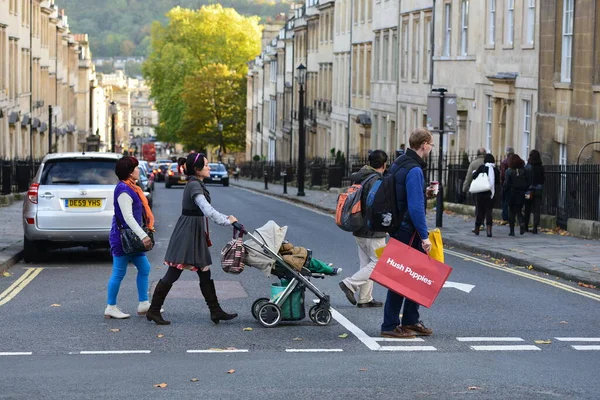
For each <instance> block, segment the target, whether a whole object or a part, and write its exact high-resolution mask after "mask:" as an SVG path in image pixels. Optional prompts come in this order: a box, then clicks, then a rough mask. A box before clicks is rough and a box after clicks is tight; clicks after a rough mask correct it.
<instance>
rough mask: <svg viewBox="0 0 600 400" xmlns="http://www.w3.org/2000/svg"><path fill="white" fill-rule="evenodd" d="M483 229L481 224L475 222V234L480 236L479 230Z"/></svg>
mask: <svg viewBox="0 0 600 400" xmlns="http://www.w3.org/2000/svg"><path fill="white" fill-rule="evenodd" d="M480 228H481V224H478V223H477V222H475V229H473V233H474V234H476V235H477V236H479V229H480Z"/></svg>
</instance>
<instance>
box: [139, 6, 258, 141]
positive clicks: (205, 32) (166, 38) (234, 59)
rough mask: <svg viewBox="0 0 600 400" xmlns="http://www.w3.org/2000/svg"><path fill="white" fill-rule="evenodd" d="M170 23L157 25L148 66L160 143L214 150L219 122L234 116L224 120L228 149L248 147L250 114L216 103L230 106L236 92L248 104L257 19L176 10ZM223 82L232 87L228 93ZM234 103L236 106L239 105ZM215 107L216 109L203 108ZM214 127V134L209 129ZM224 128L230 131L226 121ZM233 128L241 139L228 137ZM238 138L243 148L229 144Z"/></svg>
mask: <svg viewBox="0 0 600 400" xmlns="http://www.w3.org/2000/svg"><path fill="white" fill-rule="evenodd" d="M167 18H168V23H167V25H162V24H160V23H159V22H155V23H154V25H153V26H152V41H151V48H152V52H151V54H150V56H149V58H148V60H147V61H146V63H145V64H144V66H143V73H144V77H145V78H146V79H147V80H148V81H149V83H150V87H151V88H152V89H151V90H152V97H153V98H154V100H155V104H156V108H157V110H158V112H159V116H160V121H161V124H160V129H159V130H158V134H159V138H160V139H161V140H163V141H170V142H173V141H181V142H183V143H184V144H186V145H188V146H192V145H193V144H200V143H205V144H214V137H212V139H211V135H212V136H214V135H213V134H214V131H215V130H216V123H217V122H218V121H216V120H215V118H218V117H219V114H218V113H220V112H226V111H225V110H229V111H227V112H229V113H230V115H228V116H225V114H223V116H222V117H221V118H224V119H227V120H228V125H229V128H225V129H228V133H227V135H225V131H224V133H223V135H224V137H227V138H228V143H227V144H228V146H229V147H231V148H236V147H238V146H243V133H242V132H243V130H244V128H243V127H244V125H243V124H244V123H245V114H243V113H239V112H234V111H233V109H231V107H233V108H235V106H234V105H233V104H232V105H231V106H229V105H225V104H215V102H216V101H224V99H229V100H231V96H232V94H231V93H232V92H237V93H238V95H239V97H240V98H241V100H242V101H243V100H244V99H245V87H246V86H245V79H244V77H245V74H246V72H247V66H246V63H247V62H248V61H249V60H251V59H252V58H253V57H255V56H256V55H257V54H259V53H260V36H261V26H260V25H259V19H258V17H243V16H241V15H240V14H238V13H237V12H236V11H235V10H233V9H231V8H223V7H222V6H221V5H220V4H214V5H210V6H203V7H202V8H201V9H200V10H189V9H184V8H180V7H176V8H174V9H172V10H171V11H169V12H168V13H167ZM213 79H214V80H216V82H212V83H214V86H213V87H212V90H213V92H212V93H211V92H210V90H208V89H207V88H209V87H210V85H211V82H208V81H207V80H213ZM221 82H228V84H229V87H226V86H227V85H222V84H220V83H221ZM235 82H238V83H237V84H234V83H235ZM216 90H227V93H225V92H224V93H217V92H215V91H216ZM229 100H228V101H229ZM231 101H232V102H233V103H235V104H237V103H236V102H238V101H240V100H237V99H236V100H231ZM211 102H213V107H212V109H211V108H205V107H203V106H202V107H201V106H199V104H202V105H207V104H210V103H211ZM191 110H193V111H191ZM215 110H219V111H218V112H217V111H215ZM210 121H212V124H213V125H212V129H213V131H210V130H209V128H208V127H209V126H210V123H211V122H210ZM222 123H223V126H224V127H226V125H225V121H223V122H222ZM196 124H199V125H196ZM234 127H237V128H236V129H240V131H239V132H238V133H237V134H233V132H232V131H229V130H230V129H234ZM193 136H199V137H198V138H193ZM203 136H205V137H203ZM235 137H239V138H240V140H241V142H239V143H236V142H232V141H229V138H235Z"/></svg>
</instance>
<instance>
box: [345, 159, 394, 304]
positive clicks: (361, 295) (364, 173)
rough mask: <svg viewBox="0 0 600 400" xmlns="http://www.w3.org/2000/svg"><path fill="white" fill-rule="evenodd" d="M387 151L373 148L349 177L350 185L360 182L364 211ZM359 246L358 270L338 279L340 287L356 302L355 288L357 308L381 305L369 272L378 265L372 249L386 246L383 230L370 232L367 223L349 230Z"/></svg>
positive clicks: (381, 170) (384, 162) (383, 168)
mask: <svg viewBox="0 0 600 400" xmlns="http://www.w3.org/2000/svg"><path fill="white" fill-rule="evenodd" d="M387 159H388V157H387V154H386V153H385V152H384V151H383V150H375V151H373V152H371V154H369V165H365V166H364V167H362V168H361V169H360V170H359V171H358V172H355V173H353V174H352V175H351V176H350V180H351V181H352V183H353V184H357V183H358V184H361V183H362V184H363V186H362V193H361V200H360V201H361V209H362V210H363V213H364V211H365V210H366V203H365V202H366V198H367V195H368V194H369V191H370V190H371V187H372V186H373V184H374V183H375V182H376V181H377V180H378V179H379V178H381V177H382V176H383V172H384V171H385V167H386V164H387ZM352 234H353V235H354V239H355V240H356V244H357V245H358V260H359V263H360V269H359V270H358V271H357V272H356V273H355V274H354V275H352V276H351V277H349V278H346V279H344V280H343V281H341V282H340V289H342V292H344V294H345V295H346V298H347V299H348V301H349V302H350V303H352V304H354V305H356V304H357V301H356V298H355V297H354V295H355V293H356V292H357V291H358V307H360V308H365V307H381V306H383V303H382V302H380V301H376V300H374V299H373V281H372V280H370V279H369V278H370V277H371V272H372V271H373V268H375V264H377V256H376V255H375V250H376V249H378V248H379V247H383V246H385V237H386V235H387V234H386V233H385V232H373V231H370V230H369V229H368V228H367V226H366V224H365V225H364V226H363V227H362V228H360V229H359V230H357V231H355V232H353V233H352Z"/></svg>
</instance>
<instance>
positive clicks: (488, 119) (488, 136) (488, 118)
mask: <svg viewBox="0 0 600 400" xmlns="http://www.w3.org/2000/svg"><path fill="white" fill-rule="evenodd" d="M486 98H487V108H486V114H485V148H486V149H487V150H488V151H491V150H492V118H493V114H492V112H493V106H492V96H486Z"/></svg>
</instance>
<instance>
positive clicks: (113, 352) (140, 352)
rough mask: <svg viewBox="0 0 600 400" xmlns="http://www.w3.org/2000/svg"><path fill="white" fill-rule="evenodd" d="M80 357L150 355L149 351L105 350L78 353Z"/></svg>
mask: <svg viewBox="0 0 600 400" xmlns="http://www.w3.org/2000/svg"><path fill="white" fill-rule="evenodd" d="M79 354H80V355H102V354H150V350H106V351H80V352H79Z"/></svg>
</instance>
